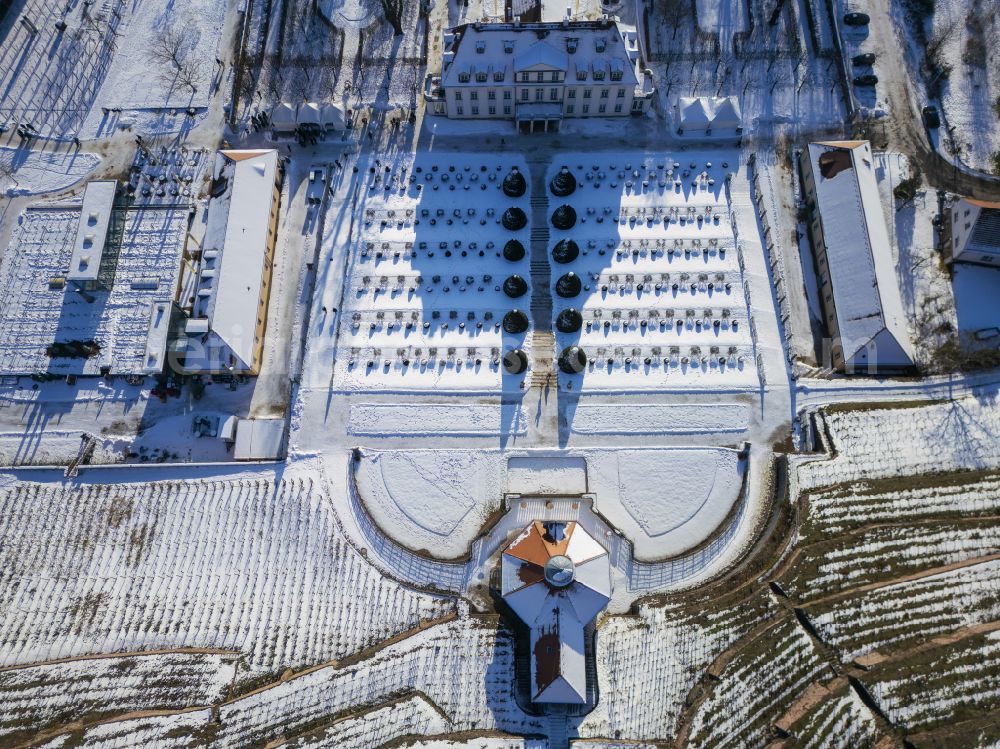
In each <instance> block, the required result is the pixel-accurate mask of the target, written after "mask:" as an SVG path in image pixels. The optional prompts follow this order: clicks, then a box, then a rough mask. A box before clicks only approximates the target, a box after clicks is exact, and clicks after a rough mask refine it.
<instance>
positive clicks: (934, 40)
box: [924, 18, 958, 72]
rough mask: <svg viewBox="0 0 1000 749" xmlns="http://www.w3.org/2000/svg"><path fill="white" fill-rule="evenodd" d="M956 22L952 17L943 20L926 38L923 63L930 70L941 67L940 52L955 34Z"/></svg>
mask: <svg viewBox="0 0 1000 749" xmlns="http://www.w3.org/2000/svg"><path fill="white" fill-rule="evenodd" d="M957 28H958V22H957V21H956V20H955V19H954V18H952V19H950V20H948V21H945V22H944V23H942V24H941V25H940V26H938V27H937V28H936V29H934V31H933V32H931V35H930V36H929V37H928V38H927V45H926V47H925V48H924V63H925V64H926V65H927V68H928V69H929V70H930V71H932V72H933V71H936V70H938V69H939V68H941V67H942V65H941V63H942V60H941V52H942V50H943V49H944V46H945V44H947V43H948V42H949V41H950V40H951V38H952V37H953V36H954V35H955V31H956V29H957Z"/></svg>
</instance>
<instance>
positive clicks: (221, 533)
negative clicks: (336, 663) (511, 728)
mask: <svg viewBox="0 0 1000 749" xmlns="http://www.w3.org/2000/svg"><path fill="white" fill-rule="evenodd" d="M0 550H2V552H0V553H2V561H3V563H2V565H0V632H2V635H0V663H2V664H5V665H11V664H26V663H34V662H41V661H46V660H51V659H55V658H64V657H69V656H75V655H85V654H93V653H114V652H124V651H133V650H142V649H157V648H177V647H208V648H224V649H227V650H230V649H231V650H237V651H239V652H240V653H241V654H242V655H243V658H244V661H245V664H246V667H247V669H248V670H249V671H250V672H251V674H254V673H257V674H259V673H264V672H273V671H274V670H277V669H284V668H301V667H304V666H309V665H313V664H315V663H319V662H323V661H327V660H330V659H334V658H342V657H343V656H346V655H350V654H352V653H356V652H358V651H359V650H361V649H363V648H366V647H369V646H372V645H374V644H376V643H379V642H381V641H383V640H385V639H386V638H388V637H391V636H393V635H395V634H398V633H400V632H403V631H406V630H409V629H412V628H414V627H416V626H418V625H419V624H421V623H422V622H426V621H427V620H431V619H436V618H440V617H441V616H443V615H446V614H448V613H450V612H452V611H453V610H454V604H453V602H451V601H449V600H447V599H443V598H439V597H436V596H432V595H427V594H424V593H419V592H415V591H413V590H409V589H407V588H404V587H403V586H401V585H399V584H397V583H395V582H393V581H391V580H388V579H386V578H384V577H382V576H381V575H380V574H379V573H378V572H377V571H376V570H375V569H374V568H373V567H371V565H370V564H368V562H366V561H365V560H364V559H363V558H362V557H361V555H360V554H359V553H358V552H357V551H356V550H355V549H354V548H353V547H352V546H350V545H349V544H348V542H347V540H346V539H345V538H344V536H343V535H342V534H341V531H340V530H339V526H338V525H337V520H336V518H335V517H334V515H333V512H332V510H331V508H330V506H329V504H328V503H327V502H326V501H324V499H323V491H322V488H321V486H320V485H319V484H317V483H314V482H313V480H312V479H311V478H309V477H305V478H298V477H291V478H285V479H283V480H267V479H264V478H256V479H247V478H234V479H232V480H225V479H217V480H212V481H200V480H188V481H164V482H151V483H141V484H108V485H100V484H82V485H69V484H61V483H48V484H39V483H30V482H17V483H13V484H11V485H9V486H8V487H6V488H4V489H3V490H2V491H0Z"/></svg>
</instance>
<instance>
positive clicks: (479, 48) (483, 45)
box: [476, 42, 486, 55]
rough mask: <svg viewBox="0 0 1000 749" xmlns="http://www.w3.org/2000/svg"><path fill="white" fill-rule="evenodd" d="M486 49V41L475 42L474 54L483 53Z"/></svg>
mask: <svg viewBox="0 0 1000 749" xmlns="http://www.w3.org/2000/svg"><path fill="white" fill-rule="evenodd" d="M485 51H486V42H476V54H480V55H481V54H483V53H484V52H485Z"/></svg>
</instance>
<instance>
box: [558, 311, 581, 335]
mask: <svg viewBox="0 0 1000 749" xmlns="http://www.w3.org/2000/svg"><path fill="white" fill-rule="evenodd" d="M582 326H583V315H581V314H580V313H579V312H577V311H576V310H575V309H573V308H572V307H569V308H568V309H564V310H563V311H562V312H560V313H559V316H558V317H556V330H558V331H559V332H560V333H575V332H576V331H578V330H579V329H580V328H581V327H582Z"/></svg>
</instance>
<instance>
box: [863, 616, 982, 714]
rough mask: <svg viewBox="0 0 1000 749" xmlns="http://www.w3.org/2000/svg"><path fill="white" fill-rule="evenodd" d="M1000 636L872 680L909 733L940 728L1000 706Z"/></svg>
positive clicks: (885, 704)
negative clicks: (999, 671)
mask: <svg viewBox="0 0 1000 749" xmlns="http://www.w3.org/2000/svg"><path fill="white" fill-rule="evenodd" d="M998 646H1000V632H996V631H994V632H990V633H988V634H985V635H983V636H978V637H972V638H969V639H968V640H965V641H963V642H960V643H958V644H956V645H954V646H950V647H947V648H943V649H941V650H938V651H936V652H932V653H931V655H930V657H929V658H927V659H926V660H925V661H924V662H922V663H919V664H916V667H915V668H913V667H910V668H905V669H893V668H892V666H891V665H890V666H889V669H888V673H885V674H883V673H879V674H878V676H872V677H870V681H871V684H870V685H869V689H870V690H871V692H872V695H873V696H874V697H875V699H876V700H878V703H879V705H880V706H881V707H882V709H883V710H884V711H885V713H886V716H887V717H888V718H889V720H891V721H892V722H893V723H895V724H897V725H903V726H905V727H906V729H907V731H909V732H917V731H921V730H926V729H933V728H937V727H939V726H941V725H947V724H952V723H954V722H957V721H959V720H962V719H963V718H965V717H966V716H967V715H983V714H987V713H990V712H993V711H995V710H996V709H997V706H998V704H1000V679H998V677H997V673H998V669H1000V647H998Z"/></svg>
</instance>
